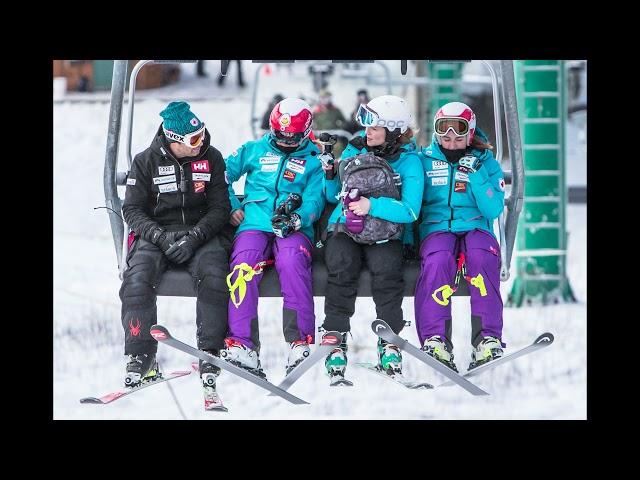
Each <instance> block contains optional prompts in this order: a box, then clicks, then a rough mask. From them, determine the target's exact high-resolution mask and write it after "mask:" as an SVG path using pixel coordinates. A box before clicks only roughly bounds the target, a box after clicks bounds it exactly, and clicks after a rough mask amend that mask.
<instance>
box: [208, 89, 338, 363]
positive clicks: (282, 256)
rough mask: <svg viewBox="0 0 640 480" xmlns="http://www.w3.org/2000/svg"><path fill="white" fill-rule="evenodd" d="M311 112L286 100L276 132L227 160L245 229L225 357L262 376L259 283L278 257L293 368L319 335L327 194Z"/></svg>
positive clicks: (236, 220) (235, 219)
mask: <svg viewBox="0 0 640 480" xmlns="http://www.w3.org/2000/svg"><path fill="white" fill-rule="evenodd" d="M312 117H313V116H312V113H311V108H310V107H309V105H308V104H307V103H306V102H304V101H303V100H300V99H297V98H285V99H283V100H282V101H280V102H278V103H277V104H276V105H275V107H274V108H273V110H272V112H271V116H270V120H269V122H270V126H271V131H270V132H269V133H267V134H265V135H264V136H263V137H262V138H261V139H259V140H256V141H251V142H247V143H245V144H244V145H242V146H241V147H240V148H238V149H237V150H236V151H234V152H233V153H232V154H231V155H230V156H229V157H228V158H227V159H226V160H225V162H226V175H227V183H228V184H229V198H230V200H231V224H232V225H234V226H238V229H237V233H236V236H235V239H234V243H233V251H232V254H231V259H230V269H231V273H230V274H229V276H228V278H227V283H228V285H229V288H230V293H231V298H230V301H229V334H228V337H227V338H226V339H225V345H226V348H225V349H224V350H222V351H221V352H220V355H221V357H223V358H224V359H225V360H228V361H231V362H233V363H236V364H237V365H239V366H241V367H244V368H247V369H249V370H251V371H253V372H254V373H256V374H258V375H261V376H263V375H264V374H263V372H262V368H261V366H260V360H259V349H260V340H259V336H258V299H259V292H258V286H259V283H260V281H261V279H262V275H261V273H262V268H263V266H265V265H266V264H265V263H263V262H270V261H271V259H272V258H273V260H274V263H275V268H276V270H277V272H278V276H279V277H280V285H281V288H282V296H283V300H284V307H283V331H284V337H285V340H286V341H287V342H288V344H289V347H290V350H289V356H288V359H287V365H286V371H287V373H288V372H290V371H291V370H292V369H293V368H294V367H295V366H296V365H297V364H298V363H299V362H301V361H302V360H303V359H304V358H306V357H307V356H308V355H309V352H310V349H309V344H312V343H314V339H315V315H314V308H313V307H314V305H313V291H312V275H311V253H312V249H313V234H314V232H313V223H314V222H315V221H316V220H318V218H320V215H321V214H322V210H323V209H324V205H325V200H324V198H323V195H322V178H323V176H324V175H323V170H322V164H321V162H320V160H319V159H318V153H319V152H320V150H319V149H318V147H317V146H316V145H315V144H314V143H313V142H312V141H311V140H310V136H311V137H312V131H311V122H312ZM244 174H246V175H247V177H246V181H245V188H244V194H245V198H244V200H243V201H242V203H240V202H239V201H238V199H237V198H236V195H235V193H234V191H233V188H232V183H233V182H235V181H237V180H238V179H239V178H240V177H241V176H242V175H244Z"/></svg>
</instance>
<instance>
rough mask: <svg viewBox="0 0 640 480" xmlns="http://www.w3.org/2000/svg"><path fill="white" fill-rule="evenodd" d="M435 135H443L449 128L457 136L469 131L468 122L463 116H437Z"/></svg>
mask: <svg viewBox="0 0 640 480" xmlns="http://www.w3.org/2000/svg"><path fill="white" fill-rule="evenodd" d="M435 130H436V135H440V136H444V135H446V134H447V132H448V131H449V130H453V133H455V134H456V136H458V137H462V136H464V135H466V134H467V133H469V122H467V121H466V120H465V119H464V118H439V119H437V120H436V124H435Z"/></svg>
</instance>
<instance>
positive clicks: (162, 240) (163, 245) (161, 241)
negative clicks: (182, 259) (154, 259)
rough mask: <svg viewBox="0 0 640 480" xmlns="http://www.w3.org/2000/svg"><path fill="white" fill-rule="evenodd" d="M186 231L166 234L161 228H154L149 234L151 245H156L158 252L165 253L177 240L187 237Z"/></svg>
mask: <svg viewBox="0 0 640 480" xmlns="http://www.w3.org/2000/svg"><path fill="white" fill-rule="evenodd" d="M188 234H189V232H188V231H187V230H180V231H178V232H167V231H165V230H164V229H163V228H160V227H158V228H156V229H155V230H154V231H153V233H152V234H151V243H153V244H154V245H156V246H157V247H158V248H159V249H160V250H162V251H163V252H165V253H166V251H167V250H169V248H171V245H172V244H173V243H174V242H175V241H176V240H178V239H180V238H182V237H184V236H185V235H188Z"/></svg>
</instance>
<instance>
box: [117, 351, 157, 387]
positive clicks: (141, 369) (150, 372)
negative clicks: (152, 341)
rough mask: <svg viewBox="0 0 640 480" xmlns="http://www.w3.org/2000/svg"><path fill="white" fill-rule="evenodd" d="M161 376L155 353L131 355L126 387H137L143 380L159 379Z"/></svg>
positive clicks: (125, 381) (125, 378)
mask: <svg viewBox="0 0 640 480" xmlns="http://www.w3.org/2000/svg"><path fill="white" fill-rule="evenodd" d="M161 377H162V374H161V373H160V369H159V368H158V362H157V361H156V354H155V353H141V354H139V355H129V362H128V363H127V375H126V376H125V377H124V386H125V387H137V386H139V385H140V384H141V383H142V382H147V381H153V380H157V379H158V378H161Z"/></svg>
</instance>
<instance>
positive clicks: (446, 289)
mask: <svg viewBox="0 0 640 480" xmlns="http://www.w3.org/2000/svg"><path fill="white" fill-rule="evenodd" d="M438 292H442V300H440V299H439V298H438ZM454 293H455V290H454V289H453V288H451V287H450V286H449V285H443V286H441V287H440V288H438V289H436V290H434V291H433V293H432V294H431V297H433V299H434V300H435V301H436V303H438V304H440V305H442V306H447V305H449V297H450V296H451V295H453V294H454Z"/></svg>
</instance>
